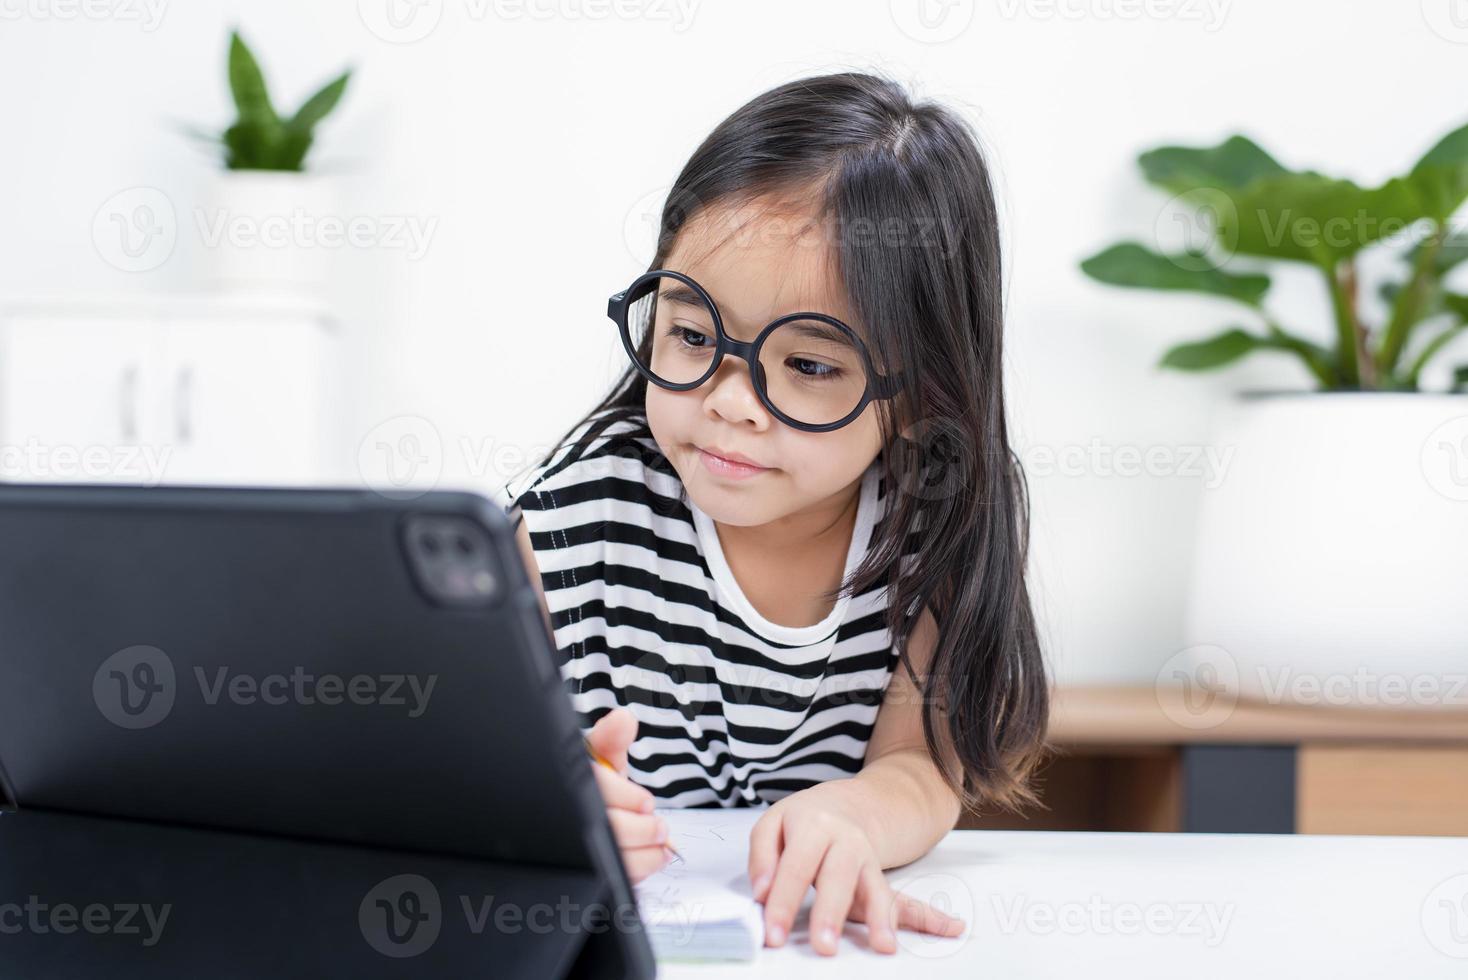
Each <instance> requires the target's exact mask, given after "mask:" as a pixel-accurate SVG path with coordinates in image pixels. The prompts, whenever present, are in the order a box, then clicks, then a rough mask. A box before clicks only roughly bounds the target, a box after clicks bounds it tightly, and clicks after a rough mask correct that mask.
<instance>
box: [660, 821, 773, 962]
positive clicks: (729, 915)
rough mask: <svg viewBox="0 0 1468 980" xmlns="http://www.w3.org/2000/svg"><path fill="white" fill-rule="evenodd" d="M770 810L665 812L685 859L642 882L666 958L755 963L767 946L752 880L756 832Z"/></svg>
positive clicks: (674, 842) (671, 835) (670, 833)
mask: <svg viewBox="0 0 1468 980" xmlns="http://www.w3.org/2000/svg"><path fill="white" fill-rule="evenodd" d="M764 811H765V808H763V807H755V808H739V809H727V810H669V809H661V810H658V811H657V812H658V815H660V816H661V817H663V819H665V820H667V822H668V840H669V843H671V844H672V845H673V846H674V847H675V848H677V849H678V852H679V854H681V855H682V860H681V861H680V860H678V859H677V858H674V859H671V860H670V861H669V862H668V863H667V864H666V865H664V867H663V869H662V870H661V871H657V872H654V873H653V874H651V875H649V876H648V877H647V878H644V879H643V880H642V881H641V882H639V883H638V885H637V904H638V909H639V911H640V912H641V915H642V920H643V924H644V926H645V927H646V928H647V933H648V939H649V941H650V942H651V943H652V947H653V952H654V953H655V954H656V955H657V957H658V959H660V960H750V959H754V957H755V955H756V954H757V953H758V952H759V950H760V948H761V947H762V946H764V943H765V930H764V907H763V906H762V905H760V904H759V903H758V902H756V901H755V900H754V895H753V893H752V892H751V890H750V881H749V831H750V829H751V828H752V827H753V826H754V823H755V821H756V820H758V819H759V817H760V815H761V814H763V813H764Z"/></svg>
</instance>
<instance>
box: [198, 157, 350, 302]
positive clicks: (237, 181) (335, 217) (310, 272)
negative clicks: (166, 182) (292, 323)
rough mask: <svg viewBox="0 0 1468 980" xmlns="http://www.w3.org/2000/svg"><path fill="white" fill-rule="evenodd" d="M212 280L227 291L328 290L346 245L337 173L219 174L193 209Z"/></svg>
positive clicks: (206, 270)
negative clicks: (340, 231) (340, 236)
mask: <svg viewBox="0 0 1468 980" xmlns="http://www.w3.org/2000/svg"><path fill="white" fill-rule="evenodd" d="M192 217H193V225H194V227H193V229H192V231H193V233H194V234H196V235H197V236H198V237H199V241H200V242H201V244H202V252H203V255H204V277H205V279H206V281H207V282H208V284H209V285H211V286H213V287H215V288H217V289H223V290H240V291H250V292H271V293H288V294H305V295H309V296H315V295H318V294H319V293H320V291H321V290H322V288H323V287H324V286H325V284H326V282H327V280H328V278H329V277H330V274H331V270H332V266H333V264H334V260H335V258H336V256H337V254H338V253H339V252H340V250H341V248H342V247H343V243H342V242H341V241H338V240H337V239H336V237H334V229H336V228H339V227H340V225H341V224H342V222H343V220H344V219H343V216H342V215H341V214H340V208H339V205H338V196H337V186H336V183H335V182H334V181H333V180H332V179H331V178H329V177H320V176H316V175H312V174H302V173H288V172H282V171H270V170H225V171H219V172H218V173H216V174H215V177H214V179H213V181H212V182H211V183H210V185H209V190H208V192H207V194H206V196H205V201H204V203H203V204H202V205H200V206H199V207H198V208H196V209H195V212H194V214H193V216H192Z"/></svg>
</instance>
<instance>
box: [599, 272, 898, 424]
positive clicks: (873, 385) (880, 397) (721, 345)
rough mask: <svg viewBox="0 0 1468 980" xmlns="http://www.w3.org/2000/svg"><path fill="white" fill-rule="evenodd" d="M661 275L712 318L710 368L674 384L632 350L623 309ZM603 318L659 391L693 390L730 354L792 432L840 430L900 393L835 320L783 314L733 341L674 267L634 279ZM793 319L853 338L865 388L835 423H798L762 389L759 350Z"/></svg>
mask: <svg viewBox="0 0 1468 980" xmlns="http://www.w3.org/2000/svg"><path fill="white" fill-rule="evenodd" d="M665 276H666V277H671V278H673V279H677V280H678V281H679V282H681V283H683V284H684V285H686V286H688V287H689V288H690V289H692V290H693V291H694V292H695V293H697V294H698V297H699V299H701V300H703V302H704V303H705V304H706V305H707V306H708V308H709V311H710V312H712V313H713V315H714V338H715V339H714V356H713V360H712V361H710V363H709V367H708V370H706V371H705V372H704V373H703V374H702V375H701V376H700V377H699V378H698V379H697V380H696V381H689V382H684V383H675V382H672V381H667V380H665V379H663V378H660V377H658V376H657V375H656V374H654V373H653V372H652V368H650V367H647V366H646V365H644V364H643V363H642V359H641V358H640V357H638V356H637V349H636V347H634V346H633V344H632V330H631V327H629V326H628V324H627V310H628V307H630V306H631V302H630V301H629V300H628V297H629V296H631V295H633V294H634V293H636V292H637V289H638V287H640V286H642V285H644V284H646V283H647V282H649V281H651V280H653V279H659V278H662V277H665ZM639 298H640V297H639ZM607 316H608V317H610V318H611V320H612V322H613V323H615V324H616V325H617V330H618V333H620V334H621V335H622V347H623V348H624V349H625V350H626V351H627V357H628V359H629V360H631V361H632V366H633V367H635V368H636V369H637V372H638V373H639V374H641V375H642V376H643V377H644V378H646V379H647V380H648V381H651V382H652V383H653V384H655V385H657V386H658V387H660V388H666V389H667V390H669V391H692V390H693V389H694V388H697V387H699V386H700V385H702V384H703V383H704V382H705V381H707V380H708V379H709V378H711V377H713V376H714V374H715V372H717V371H718V370H719V365H720V364H722V363H723V361H724V355H725V354H733V355H734V356H735V357H738V358H740V359H742V360H743V361H744V363H745V364H747V365H748V366H749V378H750V382H751V383H752V384H753V386H754V393H755V395H756V397H758V398H759V400H760V404H761V405H763V406H764V407H765V409H766V411H768V412H769V413H770V414H771V415H773V416H775V418H777V419H779V420H780V421H781V422H784V423H785V424H786V425H788V426H790V427H791V428H793V429H799V430H801V431H802V432H831V431H833V430H835V429H839V428H842V427H843V426H846V425H849V424H850V423H851V422H853V421H855V420H856V418H857V416H859V415H861V413H862V412H863V411H865V410H866V407H867V405H869V404H871V403H872V402H873V401H885V400H886V399H889V398H892V397H894V396H895V395H896V394H897V393H898V392H899V391H901V390H902V374H901V372H898V373H895V374H885V375H884V374H878V373H877V369H876V367H875V366H874V365H873V364H872V357H871V352H870V351H868V350H867V345H866V343H865V342H863V341H862V339H861V338H860V337H859V336H857V334H856V331H855V330H852V329H851V328H850V327H849V326H847V325H846V324H844V323H842V322H841V321H840V320H838V319H836V318H835V317H834V316H830V315H829V314H826V313H814V312H804V313H787V314H786V315H785V316H782V317H779V318H777V319H775V320H772V321H770V322H769V323H767V324H766V325H765V326H764V327H763V328H762V329H761V330H760V332H759V334H758V335H756V336H755V338H754V340H752V341H748V342H746V341H742V340H735V339H734V338H733V337H730V336H729V335H728V334H727V333H725V332H724V318H723V316H721V315H720V313H719V305H718V304H717V303H715V302H714V298H713V297H712V296H710V295H709V294H708V290H706V289H704V288H703V287H702V286H700V285H699V284H698V283H697V282H696V281H694V280H693V279H692V278H691V277H689V276H687V275H684V274H683V273H681V272H674V271H673V270H672V269H653V270H651V271H649V272H644V273H643V274H642V275H640V276H638V277H637V278H636V279H634V280H633V281H632V285H630V286H628V287H627V288H626V289H624V290H622V291H621V292H618V293H613V294H612V296H611V298H610V299H608V300H607ZM795 320H816V321H818V322H820V323H825V324H828V325H829V326H833V327H836V328H837V329H839V330H841V331H842V332H843V333H845V334H846V336H847V337H848V338H849V339H850V340H851V343H852V347H853V348H854V349H855V350H856V351H857V353H859V354H860V355H861V360H862V366H863V367H864V368H865V369H866V387H865V388H863V389H862V393H861V399H860V400H859V401H858V402H857V403H856V407H855V408H853V409H852V410H851V411H850V412H848V413H847V414H846V415H845V416H844V417H843V418H840V419H837V420H836V421H834V422H822V423H816V422H802V421H800V420H799V419H796V418H792V417H791V416H789V415H787V414H785V413H784V412H782V411H780V409H779V407H777V406H776V405H775V403H774V402H772V401H771V400H770V395H769V392H768V391H767V390H766V386H765V369H764V365H762V364H760V362H759V352H760V347H761V346H763V344H764V342H765V338H767V337H769V335H770V334H772V333H773V332H774V331H775V330H776V329H777V328H779V327H781V326H784V325H785V324H787V323H791V322H793V321H795Z"/></svg>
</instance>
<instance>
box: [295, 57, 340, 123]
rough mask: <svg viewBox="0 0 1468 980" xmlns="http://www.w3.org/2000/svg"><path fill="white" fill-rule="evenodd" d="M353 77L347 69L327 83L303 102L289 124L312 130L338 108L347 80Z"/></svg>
mask: <svg viewBox="0 0 1468 980" xmlns="http://www.w3.org/2000/svg"><path fill="white" fill-rule="evenodd" d="M351 77H352V73H351V72H350V71H345V72H342V74H341V76H340V77H339V78H337V79H335V80H333V81H330V82H328V83H326V85H324V86H322V88H321V90H320V91H319V92H317V93H316V94H315V95H313V96H311V97H310V98H309V99H307V100H306V101H305V102H304V103H302V104H301V107H300V108H299V109H297V110H296V114H295V115H294V116H293V117H291V120H290V122H289V123H288V124H287V125H289V126H290V127H291V128H292V129H304V130H307V131H309V130H311V128H312V127H314V126H315V125H316V124H317V123H319V122H320V121H321V120H322V119H323V118H325V117H326V115H327V114H328V113H329V112H331V110H332V109H335V108H336V104H337V103H338V102H340V101H341V97H342V93H344V92H345V91H346V90H347V80H348V79H350V78H351Z"/></svg>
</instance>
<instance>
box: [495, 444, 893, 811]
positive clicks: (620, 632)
mask: <svg viewBox="0 0 1468 980" xmlns="http://www.w3.org/2000/svg"><path fill="white" fill-rule="evenodd" d="M598 424H599V425H603V426H605V428H604V431H601V432H599V433H598V434H597V435H596V436H595V438H594V439H593V440H592V441H591V442H590V443H589V444H588V445H587V446H586V447H585V449H584V450H583V451H581V452H576V451H574V448H573V446H574V443H575V442H577V441H579V440H580V438H581V436H582V435H584V434H585V433H586V432H587V431H588V429H589V428H590V427H592V426H595V425H598ZM883 483H884V481H883V480H882V479H881V477H880V471H879V469H878V465H877V462H874V463H873V464H872V466H871V467H870V468H868V470H867V471H866V473H865V474H864V475H863V477H862V485H861V491H860V497H859V500H858V506H857V516H856V523H855V529H854V531H853V535H852V541H851V544H850V546H849V549H848V553H847V558H846V573H847V574H849V573H850V572H851V570H852V569H854V568H855V567H856V566H857V564H858V562H859V561H860V560H861V558H862V557H863V556H864V554H865V552H866V548H867V546H868V543H869V542H870V541H871V540H872V533H873V529H874V528H875V527H878V526H879V521H880V520H881V516H882V510H883V501H884V487H883ZM500 503H501V504H502V505H503V506H505V508H506V510H507V511H509V512H510V513H511V514H512V516H513V515H515V508H516V507H518V509H519V511H518V513H519V515H523V519H524V521H525V523H526V524H527V525H528V527H529V530H530V541H531V544H532V546H533V548H534V551H535V557H536V559H537V561H538V563H539V567H540V573H541V576H540V579H541V585H542V587H543V588H544V590H545V596H546V601H547V604H548V605H549V607H550V613H551V624H552V627H553V630H554V634H555V641H556V646H557V648H558V649H559V651H560V653H561V656H562V658H563V659H562V662H561V667H560V669H561V676H562V678H563V679H564V680H565V682H566V686H567V689H568V690H569V691H570V693H571V698H572V703H573V705H574V707H575V709H576V711H577V712H578V713H579V715H580V720H581V724H582V726H583V727H584V728H590V727H591V725H592V724H594V723H595V721H596V720H597V719H598V718H600V717H601V716H602V715H603V714H605V713H606V712H607V711H608V710H610V709H611V708H613V707H615V706H619V705H620V706H624V707H627V708H628V709H630V710H631V711H632V712H633V713H634V714H635V715H636V716H637V719H638V730H637V739H636V741H635V742H634V743H633V745H632V748H631V750H630V753H629V756H630V762H629V770H630V773H629V774H630V776H631V778H632V779H633V781H635V782H637V783H638V784H640V785H642V786H645V787H647V788H648V789H649V790H651V791H652V793H653V795H654V796H656V797H658V798H659V804H660V805H663V806H726V807H728V806H748V805H758V804H760V803H768V802H773V801H774V800H777V799H779V798H781V797H783V796H786V795H788V794H790V793H793V792H795V791H796V790H799V789H802V788H804V787H807V786H810V785H813V784H815V783H819V782H823V781H825V780H828V779H836V778H841V777H845V776H850V775H852V774H854V773H856V772H857V771H858V770H859V769H860V768H861V765H862V759H863V757H864V756H865V754H866V747H867V741H868V739H869V738H870V736H871V733H872V727H873V724H874V723H875V721H876V717H877V709H878V708H879V707H880V706H881V701H882V695H883V692H884V691H885V690H886V687H887V683H888V681H889V680H890V679H891V675H892V670H893V668H894V666H895V665H896V663H897V654H896V651H895V650H894V649H893V645H892V643H891V642H890V634H889V633H888V630H887V628H886V626H885V623H884V619H883V616H884V607H885V599H886V593H887V589H886V587H885V585H879V586H877V587H874V588H872V589H870V590H868V591H867V592H866V593H865V594H862V595H857V596H852V597H849V598H841V599H840V600H838V601H837V603H836V605H835V608H833V609H832V610H831V612H830V614H829V615H828V616H826V618H825V619H823V620H822V621H821V622H819V623H816V624H813V625H810V626H800V627H791V626H781V625H779V624H776V623H771V622H770V621H768V620H766V619H765V618H764V617H763V616H761V615H760V614H759V612H758V611H757V610H755V608H754V607H753V606H752V605H751V604H750V602H749V600H748V599H747V598H746V597H745V595H744V593H743V591H742V590H741V589H740V587H739V584H738V582H736V581H735V579H734V576H733V574H732V573H731V572H730V570H729V566H728V564H727V563H726V562H725V560H724V553H723V549H722V548H721V547H720V544H719V538H718V534H717V532H716V530H715V527H714V524H713V521H712V519H711V518H709V516H708V515H707V514H705V513H703V512H702V511H701V510H699V509H698V507H697V505H695V504H694V503H693V502H692V500H691V499H690V498H689V497H688V495H687V494H686V492H685V491H684V488H683V484H682V481H681V480H680V479H679V477H678V474H677V471H676V470H674V468H673V466H672V464H671V463H669V462H668V460H667V458H666V457H665V456H663V454H662V452H661V451H660V450H659V449H658V447H657V444H656V442H654V440H653V438H652V434H651V432H650V431H649V430H648V429H647V423H646V420H645V418H643V417H642V416H640V415H639V416H636V417H631V418H629V417H625V416H624V417H618V418H614V419H612V420H611V421H610V422H608V419H607V418H605V417H601V418H599V419H591V420H589V421H588V422H587V423H585V424H583V425H582V426H581V427H579V428H578V429H577V431H576V432H575V433H574V435H573V437H572V438H571V439H570V440H568V441H567V443H566V444H564V445H563V446H562V447H561V448H559V449H558V450H557V451H556V453H555V454H554V456H553V457H552V458H551V459H550V460H549V461H547V462H545V463H543V464H541V465H539V466H537V467H535V468H533V469H532V470H530V471H529V472H528V473H525V474H522V475H521V476H520V477H519V478H517V479H515V480H512V481H511V482H510V483H509V484H507V485H506V486H505V487H504V489H503V490H502V491H501V500H500Z"/></svg>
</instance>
